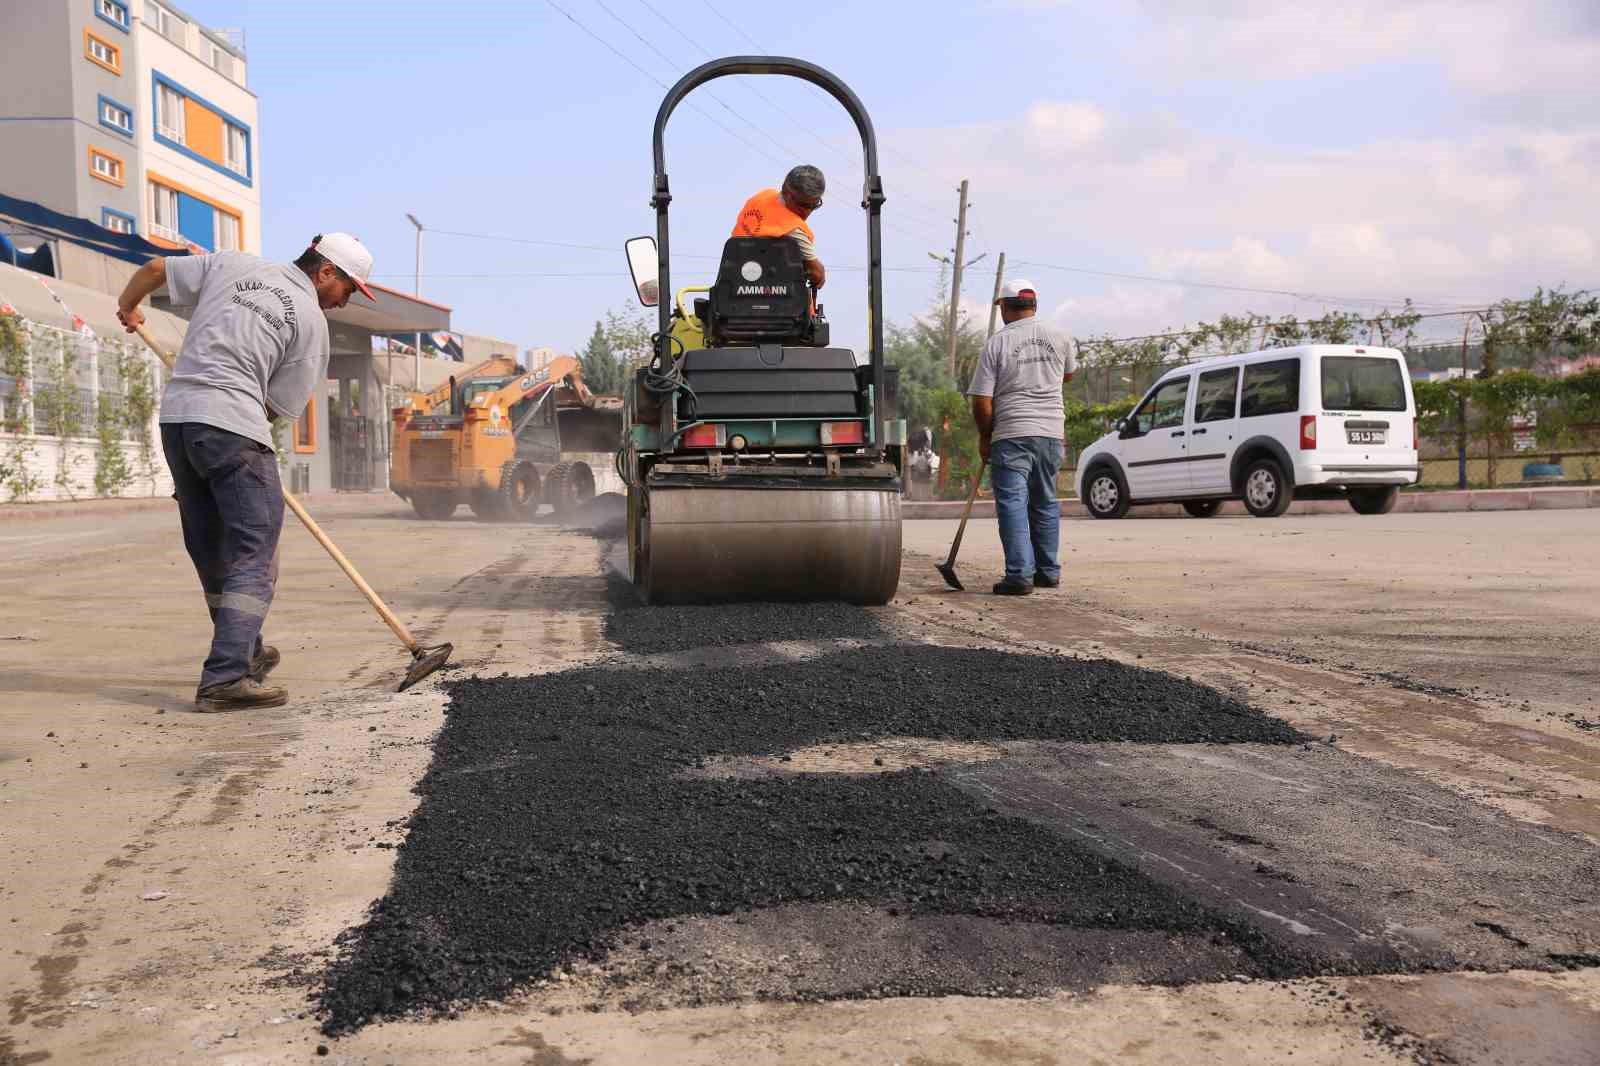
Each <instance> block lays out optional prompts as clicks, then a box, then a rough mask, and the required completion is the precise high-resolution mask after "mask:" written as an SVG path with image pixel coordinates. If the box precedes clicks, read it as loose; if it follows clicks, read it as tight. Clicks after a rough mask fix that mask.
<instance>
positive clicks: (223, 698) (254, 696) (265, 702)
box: [194, 676, 289, 711]
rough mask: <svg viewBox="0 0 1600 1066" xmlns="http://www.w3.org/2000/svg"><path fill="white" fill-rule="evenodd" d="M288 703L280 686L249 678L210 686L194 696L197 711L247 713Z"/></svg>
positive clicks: (285, 694)
mask: <svg viewBox="0 0 1600 1066" xmlns="http://www.w3.org/2000/svg"><path fill="white" fill-rule="evenodd" d="M288 702H289V690H288V689H286V688H284V687H283V686H282V685H263V684H262V683H261V682H259V681H257V680H256V679H255V678H253V677H249V676H245V677H241V678H240V679H239V680H237V681H229V682H226V683H225V684H221V685H210V686H208V687H206V688H203V689H201V690H200V691H198V692H196V693H195V694H194V706H195V710H198V711H249V710H256V709H258V708H262V707H282V706H283V705H284V704H285V703H288Z"/></svg>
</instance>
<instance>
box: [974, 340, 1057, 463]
mask: <svg viewBox="0 0 1600 1066" xmlns="http://www.w3.org/2000/svg"><path fill="white" fill-rule="evenodd" d="M1077 369H1078V356H1077V345H1076V344H1075V343H1074V342H1073V340H1072V338H1071V337H1069V336H1067V335H1066V334H1065V333H1062V332H1061V331H1060V330H1057V329H1052V328H1051V327H1050V326H1048V325H1046V324H1045V323H1043V322H1041V321H1039V319H1038V318H1019V319H1017V321H1015V322H1013V323H1011V324H1010V325H1009V326H1006V327H1004V328H1003V329H999V330H996V331H995V335H994V336H992V337H990V338H989V340H988V342H987V343H986V344H984V346H983V353H982V354H981V355H979V356H978V368H977V369H976V370H974V371H973V372H972V384H971V385H969V386H968V387H967V395H968V396H993V397H994V434H993V435H992V436H991V437H990V439H991V440H1010V439H1011V438H1013V437H1053V438H1054V439H1056V440H1061V439H1063V437H1064V436H1065V433H1064V429H1063V427H1064V424H1065V422H1066V411H1065V410H1064V408H1063V404H1062V402H1061V383H1062V381H1063V380H1064V379H1065V378H1066V375H1068V374H1070V373H1072V372H1073V371H1075V370H1077Z"/></svg>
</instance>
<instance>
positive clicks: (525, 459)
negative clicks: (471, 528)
mask: <svg viewBox="0 0 1600 1066" xmlns="http://www.w3.org/2000/svg"><path fill="white" fill-rule="evenodd" d="M450 392H451V396H450V398H449V400H448V401H447V403H445V404H441V405H439V406H442V407H444V408H445V410H444V411H443V412H440V411H438V410H430V411H428V412H427V413H423V412H421V411H419V410H416V409H413V408H405V407H402V408H397V409H396V410H395V424H394V449H393V455H394V456H395V457H396V461H395V462H394V464H393V465H392V467H391V471H390V477H391V483H390V488H392V489H393V490H394V492H395V493H396V494H397V495H399V496H401V497H402V498H404V499H407V500H409V501H410V502H411V506H412V508H413V509H414V510H415V511H416V512H417V515H418V517H421V518H427V519H435V520H436V519H442V518H449V517H450V516H451V515H452V514H454V513H455V511H456V508H457V507H459V506H460V505H461V504H463V503H464V504H466V505H467V506H469V507H470V508H472V512H473V514H475V515H477V516H478V517H479V518H482V519H487V520H490V521H523V522H526V521H531V520H532V519H533V518H534V517H535V516H536V515H537V514H538V512H539V508H540V506H541V505H544V504H548V505H549V506H550V508H551V510H552V511H553V512H554V513H555V515H556V516H557V517H558V518H560V517H565V516H566V515H569V514H570V513H572V512H573V511H574V510H576V509H577V508H578V507H580V506H581V505H582V504H583V503H584V502H585V501H587V500H589V499H591V498H592V497H593V496H594V494H595V472H594V470H593V468H592V467H590V465H589V464H588V463H587V462H585V461H583V460H582V459H581V458H578V457H577V456H575V455H573V454H572V453H573V451H574V450H575V448H576V449H581V450H583V451H586V452H594V451H602V450H603V446H600V447H597V446H596V445H597V443H598V442H600V441H605V442H608V443H612V444H614V442H615V441H616V440H617V439H618V436H619V435H620V431H621V425H622V412H621V404H620V402H619V401H617V400H615V399H610V400H608V399H606V398H604V397H597V396H594V395H593V394H592V393H590V392H589V390H588V388H587V387H585V386H584V384H583V376H582V372H581V370H580V368H579V364H578V360H576V359H574V358H573V357H571V356H559V357H557V358H556V359H553V360H551V361H550V362H549V363H548V364H546V365H545V366H542V367H539V368H537V369H535V370H529V371H523V372H521V373H516V374H512V375H508V376H487V377H483V376H480V377H475V378H473V379H471V380H468V381H455V380H452V381H451V382H450Z"/></svg>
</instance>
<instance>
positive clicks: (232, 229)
mask: <svg viewBox="0 0 1600 1066" xmlns="http://www.w3.org/2000/svg"><path fill="white" fill-rule="evenodd" d="M216 248H217V251H219V252H237V251H238V250H239V216H238V215H230V214H228V212H226V211H218V212H217V244H216Z"/></svg>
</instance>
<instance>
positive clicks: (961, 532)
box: [944, 466, 983, 566]
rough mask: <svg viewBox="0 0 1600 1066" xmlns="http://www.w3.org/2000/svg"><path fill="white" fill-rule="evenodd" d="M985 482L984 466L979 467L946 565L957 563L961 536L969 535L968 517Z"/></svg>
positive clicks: (951, 544)
mask: <svg viewBox="0 0 1600 1066" xmlns="http://www.w3.org/2000/svg"><path fill="white" fill-rule="evenodd" d="M982 484H983V467H981V466H980V467H979V468H978V476H977V477H975V478H973V479H972V491H971V492H969V493H967V506H966V507H964V508H962V510H961V524H960V525H959V526H957V527H956V539H955V540H953V541H951V542H950V555H949V557H948V558H947V559H945V561H944V565H945V566H954V565H956V553H957V552H959V551H960V550H961V538H962V537H965V536H966V535H967V519H969V518H971V517H972V502H973V501H974V500H976V499H977V498H978V486H979V485H982Z"/></svg>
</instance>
